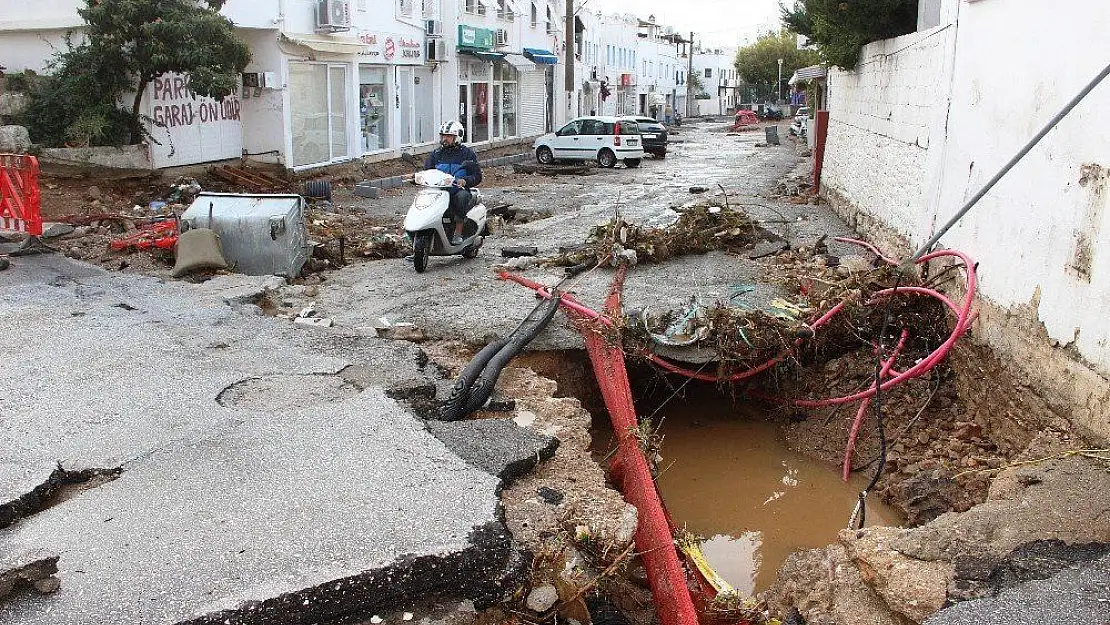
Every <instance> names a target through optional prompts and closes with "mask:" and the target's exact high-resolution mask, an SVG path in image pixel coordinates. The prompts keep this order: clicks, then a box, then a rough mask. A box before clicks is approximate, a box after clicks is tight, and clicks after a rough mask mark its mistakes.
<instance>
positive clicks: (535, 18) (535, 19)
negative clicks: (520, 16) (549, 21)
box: [532, 2, 540, 28]
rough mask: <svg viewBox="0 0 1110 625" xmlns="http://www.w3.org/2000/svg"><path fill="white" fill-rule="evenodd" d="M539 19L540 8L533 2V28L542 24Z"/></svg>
mask: <svg viewBox="0 0 1110 625" xmlns="http://www.w3.org/2000/svg"><path fill="white" fill-rule="evenodd" d="M539 19H540V14H539V10H538V9H537V8H536V3H535V2H533V3H532V28H535V27H536V26H539V25H540V22H539Z"/></svg>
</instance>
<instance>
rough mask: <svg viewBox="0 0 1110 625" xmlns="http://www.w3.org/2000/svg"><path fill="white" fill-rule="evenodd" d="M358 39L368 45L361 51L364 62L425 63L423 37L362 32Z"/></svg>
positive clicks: (360, 55)
mask: <svg viewBox="0 0 1110 625" xmlns="http://www.w3.org/2000/svg"><path fill="white" fill-rule="evenodd" d="M358 40H359V41H360V42H362V44H363V45H365V46H366V47H367V49H365V50H363V51H362V52H360V53H359V59H360V60H362V61H364V62H365V61H369V62H371V63H393V64H398V65H421V64H423V63H424V42H423V38H416V37H406V36H402V35H393V34H382V33H371V32H360V33H359V35H358Z"/></svg>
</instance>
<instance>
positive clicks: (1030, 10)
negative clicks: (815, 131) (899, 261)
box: [821, 0, 1110, 438]
mask: <svg viewBox="0 0 1110 625" xmlns="http://www.w3.org/2000/svg"><path fill="white" fill-rule="evenodd" d="M1013 4H1014V3H1012V2H964V1H960V0H931V1H929V2H922V6H921V7H920V8H921V19H920V20H919V21H920V24H919V30H918V32H916V33H912V34H908V35H905V36H902V37H898V38H896V39H889V40H885V41H879V42H875V43H873V44H869V45H868V46H866V47H865V48H864V50H863V54H862V56H861V60H860V64H859V66H858V67H857V68H856V69H855V70H853V71H849V72H844V71H839V70H832V71H830V72H829V76H828V95H829V103H828V109H829V115H830V120H829V128H828V140H827V144H826V148H825V153H824V171H823V174H822V178H821V186H822V193H823V194H824V195H825V196H826V197H828V198H829V200H830V202H831V203H832V204H833V206H834V207H836V208H837V210H838V211H839V212H840V213H841V214H843V215H845V216H846V217H847V218H848V219H849V220H850V222H851V223H853V224H854V225H856V226H857V227H859V228H861V229H863V230H865V231H867V233H868V234H871V235H873V236H875V237H877V238H879V239H880V240H886V241H890V242H897V241H899V240H901V241H902V244H903V246H905V248H908V247H910V246H918V245H921V244H922V243H924V242H925V241H927V240H928V239H929V238H930V237H931V236H932V235H933V234H934V233H935V232H936V231H937V230H938V228H939V227H940V226H941V225H942V224H944V223H945V222H946V221H948V219H949V218H950V217H951V216H952V215H954V214H955V213H956V211H957V210H958V209H959V208H960V207H961V206H962V205H963V204H964V203H965V202H966V201H967V200H968V199H969V198H970V197H971V196H972V195H973V194H975V193H976V192H977V191H978V190H979V189H980V188H981V187H982V186H983V185H984V184H985V183H986V182H987V181H988V180H990V179H991V178H992V177H993V176H994V175H995V173H996V172H997V171H999V169H1000V168H1001V167H1002V166H1003V164H1005V163H1006V162H1007V161H1008V160H1009V159H1010V158H1011V157H1012V156H1013V155H1015V154H1016V153H1017V152H1018V150H1019V149H1021V148H1022V146H1023V145H1024V144H1025V143H1026V142H1027V141H1029V140H1030V139H1031V138H1032V137H1033V135H1034V134H1035V133H1036V132H1037V131H1038V130H1039V129H1040V128H1041V127H1042V126H1043V125H1044V124H1046V123H1047V122H1048V120H1049V119H1050V118H1051V117H1052V116H1053V115H1054V114H1056V113H1057V111H1059V110H1060V109H1061V108H1063V106H1064V104H1065V103H1067V102H1068V101H1069V100H1070V99H1071V98H1072V97H1073V96H1074V95H1075V94H1077V93H1078V92H1079V91H1080V89H1082V88H1083V87H1084V86H1085V85H1086V84H1087V83H1088V82H1089V81H1090V80H1091V79H1092V78H1093V77H1094V76H1095V75H1097V74H1098V73H1099V71H1100V70H1102V69H1103V68H1104V67H1105V65H1106V62H1107V59H1110V39H1107V37H1106V32H1107V31H1108V30H1110V12H1107V11H1106V7H1105V3H1104V2H1103V1H1102V0H1077V1H1076V2H1074V3H1072V4H1071V5H1070V6H1069V7H1068V10H1067V11H1060V7H1058V6H1055V5H1051V4H1045V3H1023V4H1022V6H1021V10H1020V11H1015V10H1013V9H1014V6H1013ZM1077 16H1082V18H1081V19H1077ZM1046 51H1050V53H1047V54H1046ZM1107 118H1110V82H1106V81H1104V82H1103V84H1101V85H1099V86H1098V87H1096V88H1095V89H1094V91H1092V92H1091V93H1090V94H1089V95H1088V96H1087V98H1086V99H1085V100H1084V101H1083V102H1082V103H1081V104H1079V106H1078V107H1077V108H1076V109H1075V110H1074V111H1072V113H1071V114H1070V115H1069V116H1068V117H1067V118H1065V119H1064V120H1063V121H1062V122H1060V123H1059V124H1058V125H1057V126H1056V127H1055V129H1054V130H1052V131H1051V132H1050V133H1048V135H1047V136H1046V137H1045V138H1044V139H1043V140H1042V141H1041V142H1040V144H1039V145H1037V146H1036V147H1035V148H1033V150H1032V151H1031V152H1030V153H1029V154H1028V155H1027V156H1025V157H1024V158H1023V159H1022V161H1021V162H1019V163H1018V164H1017V166H1016V167H1015V168H1014V169H1013V170H1012V171H1010V173H1009V174H1007V175H1006V176H1005V177H1004V178H1002V179H1001V181H999V183H998V184H997V186H995V187H994V188H993V189H992V190H991V191H990V192H989V193H988V194H987V195H986V196H984V197H983V199H982V200H981V201H980V202H979V203H978V204H977V205H976V206H975V207H974V208H973V209H972V210H971V212H970V213H968V214H967V215H966V217H964V218H963V219H962V220H961V221H960V222H959V224H958V225H957V226H956V227H955V228H954V229H952V230H951V231H950V232H949V233H948V234H946V235H945V236H944V237H943V239H941V245H943V246H945V247H951V248H957V249H961V250H964V251H966V252H967V253H969V254H970V255H971V256H972V257H973V258H974V259H975V260H976V261H978V262H979V263H980V266H979V277H980V291H979V293H980V296H981V297H980V300H979V307H980V311H981V312H980V316H979V317H978V319H977V321H976V323H975V326H974V333H973V337H974V339H975V340H977V341H980V342H982V343H985V344H986V345H988V346H990V347H991V348H992V349H993V350H994V352H995V353H996V354H998V355H999V356H1001V362H1002V364H1003V371H1004V373H1005V374H1006V375H1007V376H1008V379H1009V380H1011V381H1012V383H1011V384H1008V385H1006V386H1005V387H1003V388H1002V389H1001V391H1000V390H998V389H991V388H984V390H983V396H982V397H979V398H977V397H974V396H973V395H974V393H971V394H969V397H968V401H984V402H990V403H991V410H990V414H991V418H997V419H999V420H1000V421H1001V420H1011V421H1016V422H1018V423H1021V424H1025V425H1027V426H1028V425H1034V426H1036V424H1042V425H1043V424H1047V423H1048V422H1051V421H1052V420H1053V419H1057V418H1060V417H1062V418H1064V419H1067V420H1068V421H1069V422H1070V423H1071V424H1072V426H1074V427H1078V428H1082V429H1084V430H1086V431H1088V432H1093V433H1095V434H1096V435H1098V436H1100V437H1102V438H1110V402H1108V401H1107V398H1108V397H1110V383H1108V382H1107V379H1108V377H1110V321H1108V318H1107V315H1106V310H1107V307H1108V306H1110V253H1108V251H1107V250H1110V210H1108V209H1110V193H1107V192H1106V188H1107V184H1108V180H1110V173H1108V172H1110V167H1108V165H1110V158H1108V156H1107V146H1108V145H1110V126H1108V125H1107V124H1106V119H1107ZM893 245H894V243H892V247H893ZM892 253H893V251H892ZM971 376H972V377H971V379H973V380H975V386H977V387H979V386H981V384H985V383H988V382H991V381H995V383H997V381H998V380H999V378H998V376H997V375H995V374H993V373H989V374H986V375H985V376H984V374H982V373H978V372H973V373H972V374H971ZM1018 406H1020V408H1015V407H1018ZM1031 407H1035V409H1034V408H1031ZM1011 429H1012V428H1011Z"/></svg>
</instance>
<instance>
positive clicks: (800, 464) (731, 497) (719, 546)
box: [594, 388, 901, 595]
mask: <svg viewBox="0 0 1110 625" xmlns="http://www.w3.org/2000/svg"><path fill="white" fill-rule="evenodd" d="M695 395H696V396H695ZM654 420H655V422H656V423H661V426H660V430H659V434H660V435H661V436H662V441H661V442H662V447H661V450H660V456H661V460H659V462H658V464H657V466H658V468H659V477H658V484H659V489H660V492H661V494H662V496H663V499H664V501H665V503H666V506H667V509H668V510H669V511H670V513H671V515H672V517H673V518H674V521H675V524H676V525H677V526H679V527H683V526H685V528H686V529H687V530H688V531H690V532H692V533H694V534H697V535H699V536H702V537H704V538H705V539H706V542H705V543H704V544H703V545H702V549H703V551H704V553H705V555H706V557H707V558H708V559H709V562H710V563H711V564H712V565H713V567H714V568H715V569H716V570H717V572H718V573H720V574H721V575H722V576H723V577H724V578H725V579H726V580H727V581H728V582H729V583H731V584H732V585H733V586H734V587H736V589H737V590H739V591H740V592H741V593H743V594H745V595H751V594H754V593H756V592H760V591H763V590H765V589H766V588H767V587H768V586H769V585H770V584H771V583H772V582H773V581H774V578H775V573H776V571H777V570H778V568H779V566H780V565H781V564H782V562H783V561H784V560H785V559H786V557H787V556H788V555H789V554H790V553H791V552H793V551H797V550H799V549H808V548H814V547H821V546H824V545H826V544H828V543H830V542H835V541H836V537H837V532H838V531H840V530H841V529H844V528H845V527H846V525H847V522H848V518H849V516H850V515H851V513H852V508H853V507H854V505H855V502H856V495H857V493H858V492H859V491H860V490H861V489H863V488H864V487H865V486H866V485H867V480H868V477H867V476H864V475H862V474H857V475H855V476H853V478H852V480H851V481H850V482H848V483H844V482H842V481H841V480H840V476H839V475H838V473H837V471H836V469H835V468H834V467H832V466H830V465H828V464H825V463H823V462H820V461H818V460H815V459H813V458H810V457H807V456H804V455H802V454H800V453H798V452H795V451H792V450H790V449H789V448H788V447H787V446H786V445H785V443H784V442H783V440H782V436H781V435H780V432H779V428H778V426H777V425H776V424H774V423H772V422H770V421H769V420H768V419H767V415H766V414H765V413H762V412H760V411H759V410H758V409H755V408H750V407H746V406H743V405H734V404H733V403H732V402H731V401H729V399H727V398H725V397H722V396H720V395H719V394H717V393H716V392H715V391H714V389H712V388H709V389H706V390H705V391H697V392H695V393H693V394H692V395H691V396H689V397H687V398H685V399H675V400H673V401H672V402H671V403H669V404H668V405H667V406H665V407H664V408H663V410H661V411H660V412H659V413H658V414H657V415H655V419H654ZM594 440H595V442H594V446H595V449H596V450H598V451H600V452H601V453H602V454H604V453H605V452H606V451H607V450H608V449H611V448H612V445H613V444H614V443H615V440H613V439H612V432H611V430H608V429H604V428H598V429H595V432H594ZM876 499H877V498H873V499H871V500H869V505H868V509H867V523H868V525H899V524H900V522H901V517H900V515H899V514H898V512H897V511H895V510H894V509H892V508H890V507H888V506H886V505H883V504H881V503H880V502H878V501H876Z"/></svg>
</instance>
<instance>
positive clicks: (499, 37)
mask: <svg viewBox="0 0 1110 625" xmlns="http://www.w3.org/2000/svg"><path fill="white" fill-rule="evenodd" d="M493 44H494V45H495V46H497V47H504V46H507V45H509V31H507V30H505V29H504V28H498V29H497V31H496V32H494V35H493Z"/></svg>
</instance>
